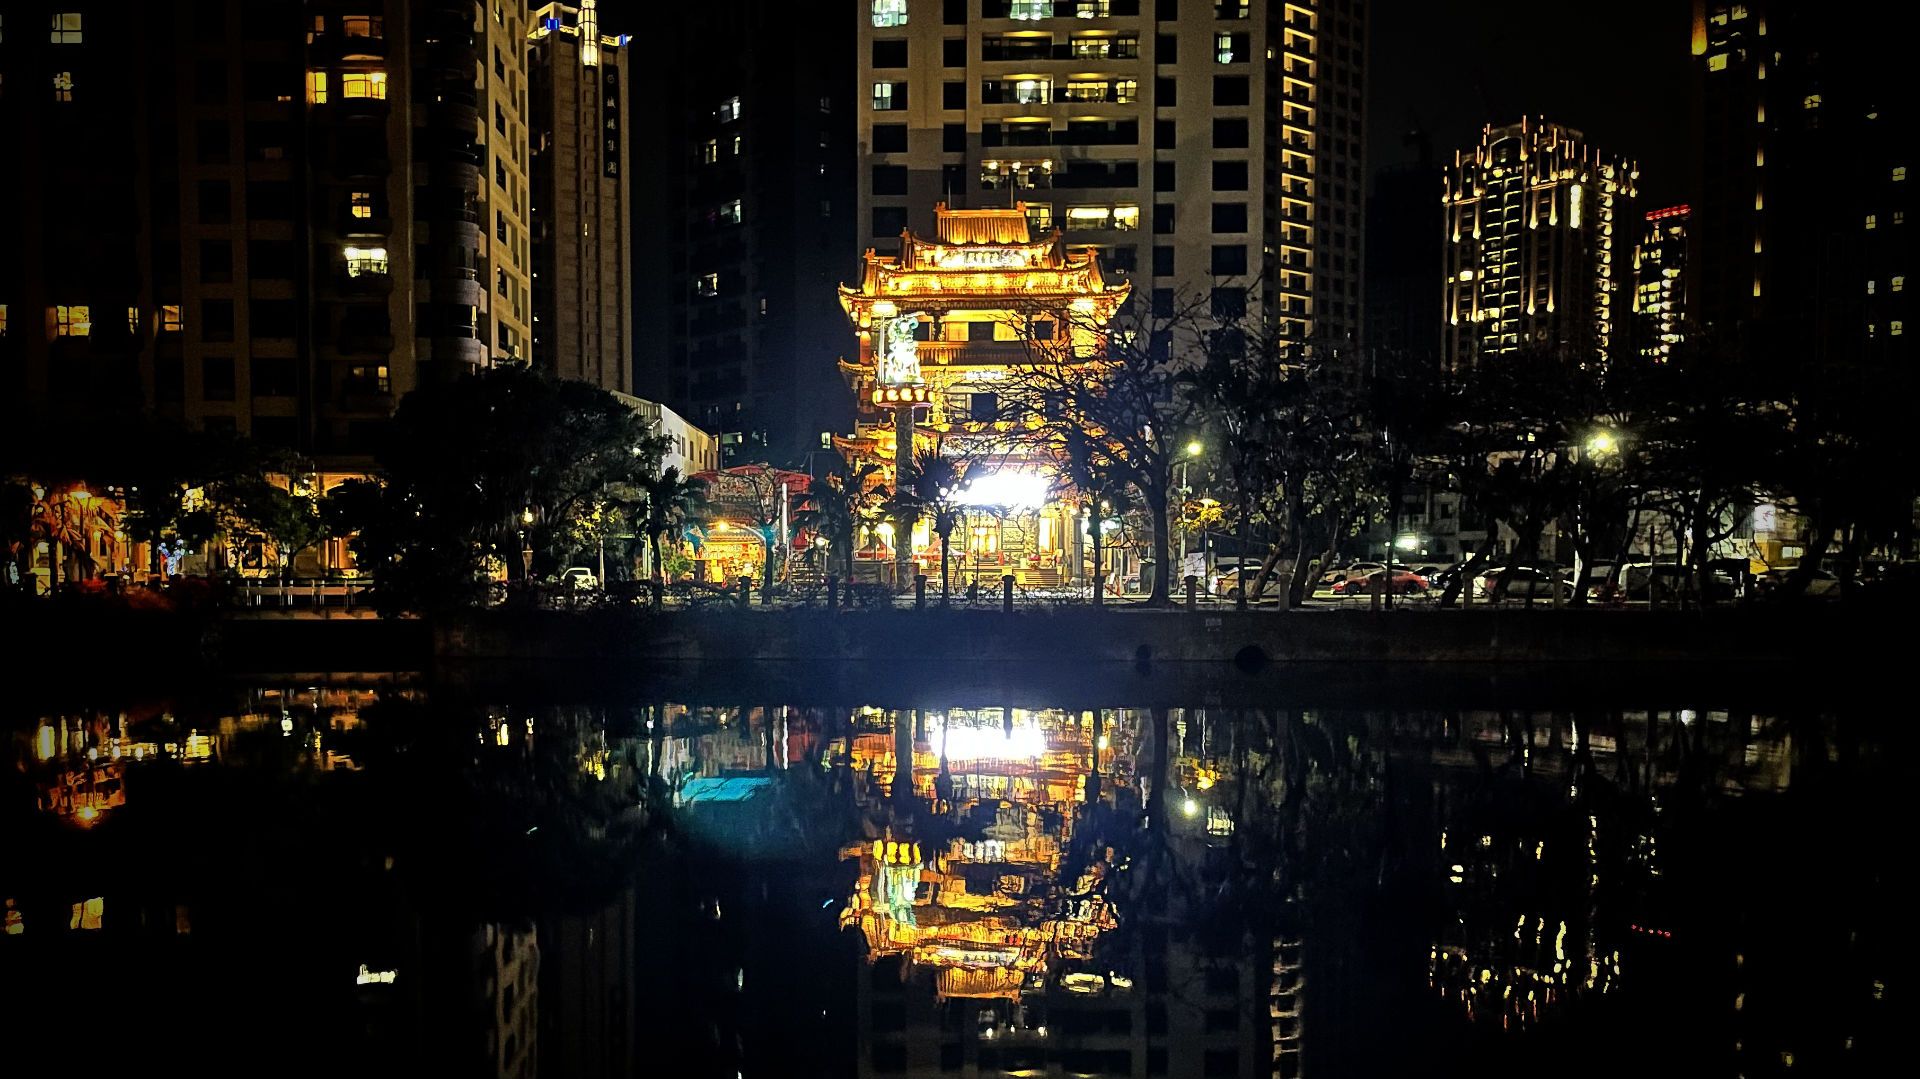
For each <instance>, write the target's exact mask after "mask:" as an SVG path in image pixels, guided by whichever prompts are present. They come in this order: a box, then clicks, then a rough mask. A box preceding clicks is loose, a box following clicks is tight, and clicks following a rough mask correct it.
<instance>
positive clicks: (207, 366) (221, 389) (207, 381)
mask: <svg viewBox="0 0 1920 1079" xmlns="http://www.w3.org/2000/svg"><path fill="white" fill-rule="evenodd" d="M200 397H201V399H202V400H206V401H231V400H233V357H232V356H203V357H201V359H200Z"/></svg>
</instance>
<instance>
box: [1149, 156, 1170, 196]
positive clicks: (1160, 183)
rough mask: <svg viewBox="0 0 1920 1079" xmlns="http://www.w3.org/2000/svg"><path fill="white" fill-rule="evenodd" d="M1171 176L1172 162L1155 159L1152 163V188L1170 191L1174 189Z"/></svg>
mask: <svg viewBox="0 0 1920 1079" xmlns="http://www.w3.org/2000/svg"><path fill="white" fill-rule="evenodd" d="M1173 177H1174V168H1173V162H1171V161H1155V162H1154V163H1153V189H1154V190H1155V191H1172V190H1173V189H1174V183H1173Z"/></svg>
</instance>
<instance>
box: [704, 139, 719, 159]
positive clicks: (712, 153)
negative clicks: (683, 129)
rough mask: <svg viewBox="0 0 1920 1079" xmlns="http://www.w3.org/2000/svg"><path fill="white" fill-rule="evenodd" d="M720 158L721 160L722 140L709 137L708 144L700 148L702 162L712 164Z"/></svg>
mask: <svg viewBox="0 0 1920 1079" xmlns="http://www.w3.org/2000/svg"><path fill="white" fill-rule="evenodd" d="M718 160H720V140H719V139H708V140H707V142H706V145H705V146H702V147H701V148H700V163H701V164H703V165H711V164H713V163H714V162H716V161H718Z"/></svg>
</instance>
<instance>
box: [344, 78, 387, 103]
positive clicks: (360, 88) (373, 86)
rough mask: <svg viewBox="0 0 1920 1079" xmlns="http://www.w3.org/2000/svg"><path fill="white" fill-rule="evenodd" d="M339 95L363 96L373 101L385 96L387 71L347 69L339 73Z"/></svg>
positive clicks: (382, 98) (382, 99)
mask: <svg viewBox="0 0 1920 1079" xmlns="http://www.w3.org/2000/svg"><path fill="white" fill-rule="evenodd" d="M340 96H341V97H365V98H372V99H373V100H375V101H385V100H386V98H387V73H386V72H384V71H347V72H342V73H341V75H340Z"/></svg>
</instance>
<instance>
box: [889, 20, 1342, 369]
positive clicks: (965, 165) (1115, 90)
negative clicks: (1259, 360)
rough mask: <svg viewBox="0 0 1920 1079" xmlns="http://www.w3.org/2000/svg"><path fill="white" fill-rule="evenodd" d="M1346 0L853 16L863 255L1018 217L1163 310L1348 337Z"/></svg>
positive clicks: (1332, 340)
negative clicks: (947, 223) (1086, 250)
mask: <svg viewBox="0 0 1920 1079" xmlns="http://www.w3.org/2000/svg"><path fill="white" fill-rule="evenodd" d="M1364 10H1365V9H1364V6H1363V5H1362V4H1361V3H1360V2H1358V0H1301V2H1298V3H1284V4H1283V3H1265V2H1259V0H1212V2H1209V0H1187V2H1186V3H1185V4H1180V3H1175V2H1173V0H942V2H939V3H936V2H934V0H862V2H861V3H860V10H859V12H858V14H857V25H858V28H859V56H858V61H859V76H858V93H859V95H860V100H859V101H858V103H857V108H858V112H859V123H858V131H857V134H856V138H857V141H858V147H859V170H858V173H857V176H858V180H859V185H860V196H859V207H858V215H857V220H858V225H859V233H860V241H861V243H862V244H863V245H864V246H871V247H874V248H876V249H880V250H882V251H886V252H891V251H892V250H894V249H895V247H896V246H897V245H898V243H899V241H900V235H901V233H902V231H903V230H904V229H906V228H908V227H913V228H916V229H920V230H922V231H925V230H927V229H929V228H930V227H931V222H932V220H933V212H934V207H935V206H936V205H937V204H940V203H946V204H947V205H949V206H952V207H955V208H976V209H977V208H984V207H990V206H1007V205H1011V204H1014V203H1016V202H1018V203H1024V204H1025V205H1026V208H1027V213H1028V215H1029V217H1031V218H1032V219H1033V222H1034V225H1035V226H1036V228H1037V229H1040V230H1044V229H1046V228H1049V227H1052V226H1054V225H1058V226H1059V227H1061V228H1062V229H1064V230H1065V232H1066V242H1067V243H1068V244H1069V245H1070V246H1074V247H1082V246H1084V247H1094V248H1098V249H1099V251H1100V254H1101V263H1102V265H1104V266H1107V267H1111V268H1112V269H1113V270H1114V271H1115V273H1116V276H1118V275H1126V276H1129V277H1130V278H1131V279H1132V280H1133V281H1134V283H1135V285H1136V291H1139V292H1142V293H1146V294H1148V295H1150V296H1151V297H1152V302H1153V303H1154V304H1155V305H1156V306H1157V307H1158V308H1159V309H1160V310H1163V311H1166V310H1171V309H1173V308H1174V307H1175V306H1176V305H1177V304H1180V303H1181V302H1182V300H1183V299H1186V300H1192V299H1201V298H1208V297H1210V298H1211V302H1212V305H1213V307H1214V309H1215V310H1217V311H1219V312H1221V313H1222V314H1232V313H1235V312H1238V311H1239V310H1241V309H1243V308H1246V307H1249V306H1257V307H1261V308H1264V310H1265V311H1266V312H1267V313H1268V314H1270V315H1271V316H1272V317H1273V318H1274V319H1275V320H1276V322H1277V324H1278V325H1279V326H1280V327H1281V329H1282V330H1283V331H1284V332H1285V333H1286V334H1287V336H1288V337H1290V338H1292V339H1294V340H1299V341H1308V340H1314V341H1320V342H1326V343H1329V344H1333V345H1337V346H1346V345H1350V344H1352V343H1353V342H1355V341H1356V340H1357V337H1358V334H1359V321H1360V280H1361V265H1362V258H1363V254H1362V243H1361V239H1362V198H1363V192H1364V187H1365V178H1366V173H1365V168H1364V165H1363V160H1362V156H1363V151H1364V146H1363V144H1364V139H1363V136H1362V123H1361V121H1362V116H1363V113H1364V91H1365V80H1364V79H1363V77H1362V70H1363V66H1364V62H1365V55H1366V17H1365V14H1364Z"/></svg>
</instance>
